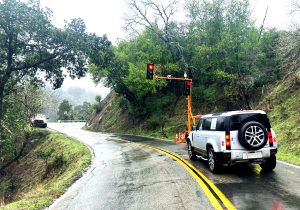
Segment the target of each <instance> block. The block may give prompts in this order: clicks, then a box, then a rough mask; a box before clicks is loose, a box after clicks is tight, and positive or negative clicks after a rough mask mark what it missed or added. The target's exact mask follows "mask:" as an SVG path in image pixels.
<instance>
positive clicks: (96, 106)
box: [92, 95, 103, 114]
mask: <svg viewBox="0 0 300 210" xmlns="http://www.w3.org/2000/svg"><path fill="white" fill-rule="evenodd" d="M101 100H102V98H101V96H100V95H98V96H96V97H95V101H96V103H94V104H93V105H92V110H93V111H94V112H95V113H96V114H98V113H100V112H101V110H102V108H103V106H102V102H101Z"/></svg>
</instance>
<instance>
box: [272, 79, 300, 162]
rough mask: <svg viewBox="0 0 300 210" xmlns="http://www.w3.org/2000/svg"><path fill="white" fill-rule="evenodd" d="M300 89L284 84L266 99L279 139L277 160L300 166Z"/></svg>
mask: <svg viewBox="0 0 300 210" xmlns="http://www.w3.org/2000/svg"><path fill="white" fill-rule="evenodd" d="M299 96H300V87H299V86H297V85H291V84H290V83H288V82H283V83H282V84H280V85H278V86H277V87H276V88H274V89H273V91H272V92H271V93H270V94H269V96H268V97H267V98H266V101H267V103H268V104H272V107H271V110H270V111H269V112H268V115H269V118H270V121H271V124H272V126H273V129H274V130H275V132H276V135H277V139H278V154H277V158H278V159H280V160H283V161H286V162H289V163H292V164H296V165H300V97H299Z"/></svg>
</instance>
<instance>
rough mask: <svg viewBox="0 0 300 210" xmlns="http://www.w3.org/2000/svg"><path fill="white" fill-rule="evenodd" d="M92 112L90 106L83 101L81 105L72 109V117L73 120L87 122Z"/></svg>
mask: <svg viewBox="0 0 300 210" xmlns="http://www.w3.org/2000/svg"><path fill="white" fill-rule="evenodd" d="M92 112H93V107H92V104H91V103H89V102H86V101H85V102H83V104H82V105H78V106H75V107H74V108H73V110H72V116H73V119H74V120H88V119H89V118H90V116H91V114H92Z"/></svg>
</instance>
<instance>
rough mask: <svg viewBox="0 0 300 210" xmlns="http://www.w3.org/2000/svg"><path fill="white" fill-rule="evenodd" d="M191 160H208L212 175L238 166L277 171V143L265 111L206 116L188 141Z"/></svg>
mask: <svg viewBox="0 0 300 210" xmlns="http://www.w3.org/2000/svg"><path fill="white" fill-rule="evenodd" d="M187 145H188V154H189V157H190V159H191V160H196V158H197V157H196V155H201V156H202V158H204V159H208V165H209V169H210V171H211V172H213V173H216V172H218V171H219V170H220V169H221V167H222V166H226V165H227V166H229V165H233V164H236V163H248V162H256V163H259V164H260V166H261V167H262V169H263V170H269V171H271V170H273V169H274V168H275V167H276V156H275V154H276V153H277V140H276V136H275V132H274V130H273V129H272V128H271V125H270V122H269V119H268V117H267V115H266V113H265V112H264V111H260V110H246V111H230V112H224V113H215V114H208V115H205V116H203V117H202V118H201V119H200V120H199V122H198V125H197V126H193V131H192V132H191V133H190V134H189V135H188V137H187Z"/></svg>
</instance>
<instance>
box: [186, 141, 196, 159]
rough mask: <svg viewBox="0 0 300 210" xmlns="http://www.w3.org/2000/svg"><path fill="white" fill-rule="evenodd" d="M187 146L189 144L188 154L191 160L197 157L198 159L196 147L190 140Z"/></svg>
mask: <svg viewBox="0 0 300 210" xmlns="http://www.w3.org/2000/svg"><path fill="white" fill-rule="evenodd" d="M187 146H188V154H189V158H190V159H191V160H196V159H197V156H196V153H195V151H194V148H193V146H192V144H191V142H190V141H187Z"/></svg>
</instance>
